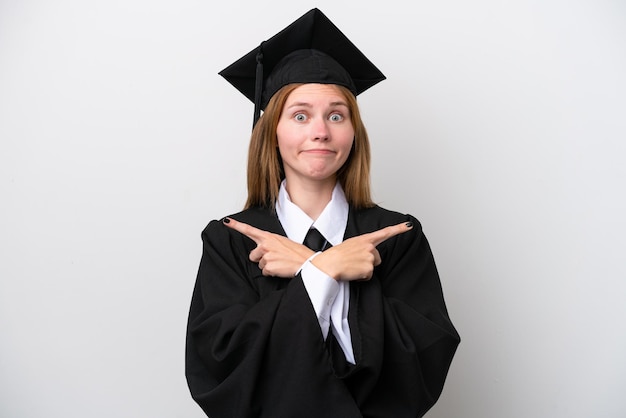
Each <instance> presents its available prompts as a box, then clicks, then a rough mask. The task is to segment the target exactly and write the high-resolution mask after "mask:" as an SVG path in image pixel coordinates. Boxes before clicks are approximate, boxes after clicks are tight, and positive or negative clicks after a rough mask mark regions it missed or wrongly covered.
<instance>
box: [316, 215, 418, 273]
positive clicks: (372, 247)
mask: <svg viewBox="0 0 626 418" xmlns="http://www.w3.org/2000/svg"><path fill="white" fill-rule="evenodd" d="M412 228H413V224H412V223H411V222H404V223H401V224H397V225H392V226H388V227H386V228H382V229H379V230H378V231H374V232H370V233H368V234H363V235H359V236H356V237H352V238H349V239H347V240H345V241H344V242H342V243H341V244H338V245H336V246H334V247H331V248H329V249H327V250H326V251H324V252H323V253H321V254H319V255H318V256H317V257H315V258H314V259H313V260H312V261H311V262H312V263H313V265H315V267H317V268H318V269H320V270H321V271H323V272H324V273H326V274H328V275H329V276H330V277H332V278H334V279H335V280H344V281H351V280H369V279H371V278H372V274H373V273H374V267H376V266H377V265H379V264H380V263H381V259H380V254H379V253H378V250H377V249H376V246H377V245H378V244H380V243H382V242H384V241H385V240H387V239H389V238H391V237H394V236H396V235H398V234H402V233H404V232H407V231H409V230H411V229H412Z"/></svg>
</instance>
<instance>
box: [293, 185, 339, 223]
mask: <svg viewBox="0 0 626 418" xmlns="http://www.w3.org/2000/svg"><path fill="white" fill-rule="evenodd" d="M335 183H336V180H335V179H334V178H332V179H328V180H327V181H306V182H302V181H298V180H294V179H291V180H289V179H288V180H287V181H286V182H285V187H286V189H287V193H289V199H290V200H291V201H292V202H293V203H294V204H296V206H298V207H299V208H300V209H302V211H303V212H304V213H306V214H307V215H308V216H309V217H310V218H311V219H313V220H316V219H317V218H318V217H319V216H320V214H321V213H322V212H323V211H324V208H326V205H328V202H330V200H331V199H332V197H333V190H334V188H335Z"/></svg>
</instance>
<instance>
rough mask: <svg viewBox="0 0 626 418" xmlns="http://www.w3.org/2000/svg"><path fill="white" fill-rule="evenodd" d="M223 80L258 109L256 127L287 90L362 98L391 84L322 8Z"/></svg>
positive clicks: (229, 69)
mask: <svg viewBox="0 0 626 418" xmlns="http://www.w3.org/2000/svg"><path fill="white" fill-rule="evenodd" d="M219 74H220V75H221V76H222V77H224V78H225V79H226V80H227V81H228V82H229V83H231V84H232V85H233V86H234V87H235V88H237V90H239V91H240V92H241V93H243V95H244V96H246V97H247V98H248V99H250V100H251V101H252V102H253V103H254V122H253V126H254V124H256V122H257V120H258V119H259V116H260V114H261V110H262V109H265V106H267V103H268V102H269V100H270V99H271V97H272V96H273V95H274V94H275V93H276V92H277V91H278V90H279V89H280V88H281V87H283V86H286V85H287V84H291V83H320V84H338V85H341V86H345V87H347V88H349V89H350V90H351V91H352V93H354V95H355V96H357V95H358V94H360V93H362V92H364V91H365V90H367V89H368V88H370V87H372V86H373V85H374V84H376V83H378V82H380V81H382V80H384V79H385V76H384V75H383V73H381V72H380V71H379V70H378V68H376V67H375V66H374V64H372V62H371V61H370V60H369V59H367V57H366V56H365V55H363V53H362V52H361V51H359V49H358V48H357V47H356V46H355V45H354V44H353V43H352V42H351V41H350V40H349V39H348V38H347V37H346V36H345V35H344V34H343V33H342V32H341V31H340V30H339V29H338V28H337V27H336V26H335V25H334V24H333V23H332V22H331V21H330V20H329V19H328V18H327V17H326V16H325V15H324V14H323V13H322V12H321V11H320V10H319V9H316V8H315V9H311V10H310V11H308V12H307V13H305V14H304V15H303V16H302V17H300V18H299V19H297V20H296V21H295V22H293V23H292V24H290V25H289V26H287V27H286V28H285V29H283V30H282V31H280V32H279V33H277V34H276V35H274V36H273V37H271V38H270V39H268V40H266V41H264V42H261V44H260V45H259V46H258V47H257V48H255V49H253V50H252V51H250V52H249V53H247V54H246V55H244V56H243V57H241V58H240V59H239V60H237V61H235V62H234V63H233V64H231V65H229V66H228V67H226V68H225V69H224V70H222V71H220V72H219Z"/></svg>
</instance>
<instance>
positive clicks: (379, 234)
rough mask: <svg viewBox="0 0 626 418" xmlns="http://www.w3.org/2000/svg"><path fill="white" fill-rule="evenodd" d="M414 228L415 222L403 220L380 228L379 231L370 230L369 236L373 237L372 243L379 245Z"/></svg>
mask: <svg viewBox="0 0 626 418" xmlns="http://www.w3.org/2000/svg"><path fill="white" fill-rule="evenodd" d="M411 229H413V222H403V223H400V224H397V225H391V226H388V227H386V228H382V229H379V230H378V231H374V232H370V233H369V236H370V238H371V239H372V244H374V246H377V245H378V244H380V243H382V242H384V241H386V240H388V239H389V238H391V237H395V236H396V235H399V234H403V233H405V232H407V231H410V230H411Z"/></svg>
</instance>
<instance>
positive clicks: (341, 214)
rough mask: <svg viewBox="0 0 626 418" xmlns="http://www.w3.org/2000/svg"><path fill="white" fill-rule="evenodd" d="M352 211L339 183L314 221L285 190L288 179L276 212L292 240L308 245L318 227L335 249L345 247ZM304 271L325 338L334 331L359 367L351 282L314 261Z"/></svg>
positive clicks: (281, 189) (338, 340) (348, 354)
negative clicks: (350, 311) (309, 236)
mask: <svg viewBox="0 0 626 418" xmlns="http://www.w3.org/2000/svg"><path fill="white" fill-rule="evenodd" d="M348 212H349V206H348V202H347V201H346V196H345V195H344V193H343V190H342V189H341V186H340V185H339V183H337V184H336V185H335V188H334V190H333V194H332V197H331V200H330V202H328V205H326V207H325V208H324V210H323V211H322V213H321V214H320V216H319V217H318V218H317V219H316V220H313V219H311V218H310V217H309V216H308V215H307V214H306V213H304V211H303V210H302V209H300V208H299V207H298V206H297V205H296V204H295V203H293V202H292V201H291V199H290V198H289V193H287V189H286V188H285V180H283V182H282V184H281V185H280V191H279V194H278V202H277V203H276V213H277V215H278V219H279V220H280V223H281V224H282V226H283V229H284V230H285V232H286V234H287V237H288V238H289V239H291V240H292V241H295V242H299V243H302V242H304V238H305V236H306V234H307V232H308V231H309V229H310V228H312V227H314V228H316V229H317V230H318V231H319V232H320V233H321V234H322V235H323V236H324V238H326V240H327V241H328V242H329V243H330V244H332V245H333V246H334V245H338V244H341V242H343V237H344V234H345V232H346V225H347V223H348ZM300 272H301V274H302V281H303V282H304V287H305V288H306V290H307V293H308V294H309V298H310V299H311V303H312V304H313V308H314V309H315V313H316V314H317V319H318V321H319V324H320V328H321V330H322V334H323V336H324V339H326V337H328V331H329V329H332V332H333V334H334V335H335V337H336V338H337V342H338V343H339V345H340V346H341V349H342V350H343V352H344V354H345V356H346V360H347V361H348V362H350V363H352V364H356V363H355V360H354V351H353V349H352V340H351V337H350V326H349V324H348V309H349V307H350V283H349V282H344V281H337V280H335V279H333V278H332V277H330V276H328V275H327V274H326V273H324V272H323V271H321V270H320V269H318V268H317V267H315V266H314V265H313V263H311V262H310V260H309V261H307V262H306V263H304V265H303V266H302V268H301V269H300Z"/></svg>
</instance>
